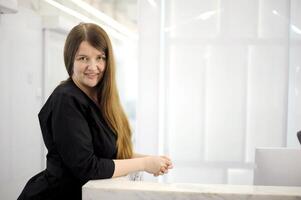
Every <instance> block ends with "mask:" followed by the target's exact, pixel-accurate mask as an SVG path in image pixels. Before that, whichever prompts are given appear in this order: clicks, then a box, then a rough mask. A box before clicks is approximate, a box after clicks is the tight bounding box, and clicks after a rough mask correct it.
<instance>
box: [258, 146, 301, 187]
mask: <svg viewBox="0 0 301 200" xmlns="http://www.w3.org/2000/svg"><path fill="white" fill-rule="evenodd" d="M254 185H273V186H301V149H292V148H291V149H290V148H257V149H256V152H255V169H254Z"/></svg>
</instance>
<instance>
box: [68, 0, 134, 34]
mask: <svg viewBox="0 0 301 200" xmlns="http://www.w3.org/2000/svg"><path fill="white" fill-rule="evenodd" d="M71 1H72V2H73V3H75V4H76V5H77V6H78V7H80V8H82V9H84V10H85V11H87V12H88V13H89V14H91V15H94V16H95V17H97V18H98V19H99V20H101V21H103V22H104V23H106V24H108V25H109V26H110V27H112V28H114V29H116V30H117V31H119V32H120V33H122V34H124V35H126V36H128V37H130V38H133V39H135V40H137V39H138V37H137V34H135V33H134V32H133V31H130V30H129V29H128V28H126V27H125V26H123V25H122V24H120V23H119V22H117V21H116V20H114V19H113V18H111V17H110V16H108V15H106V14H105V13H103V12H101V11H99V10H97V9H96V8H94V7H93V6H91V5H90V4H88V3H86V2H84V1H82V0H71Z"/></svg>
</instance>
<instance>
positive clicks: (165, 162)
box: [144, 156, 173, 176]
mask: <svg viewBox="0 0 301 200" xmlns="http://www.w3.org/2000/svg"><path fill="white" fill-rule="evenodd" d="M144 159H145V162H144V170H145V171H146V172H148V173H150V174H153V175H154V176H159V175H163V174H167V173H168V170H169V169H172V168H173V165H172V162H171V160H170V158H168V157H167V156H148V157H145V158H144Z"/></svg>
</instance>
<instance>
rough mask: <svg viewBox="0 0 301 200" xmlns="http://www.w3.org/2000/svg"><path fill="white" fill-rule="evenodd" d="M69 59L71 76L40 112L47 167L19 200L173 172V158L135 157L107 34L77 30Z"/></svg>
mask: <svg viewBox="0 0 301 200" xmlns="http://www.w3.org/2000/svg"><path fill="white" fill-rule="evenodd" d="M64 61H65V65H66V69H67V72H68V74H69V78H68V79H67V80H66V81H64V82H63V83H61V84H60V85H59V86H58V87H57V88H56V89H55V90H54V91H53V93H52V94H51V95H50V97H49V98H48V100H47V102H46V103H45V105H44V106H43V108H42V109H41V111H40V113H39V121H40V126H41V130H42V135H43V139H44V142H45V145H46V147H47V149H48V154H47V168H46V169H45V170H44V171H42V172H40V173H39V174H37V175H35V176H34V177H32V178H31V179H30V180H29V181H28V183H27V184H26V186H25V188H24V189H23V191H22V193H21V195H20V196H19V198H18V199H19V200H21V199H43V200H44V199H81V187H82V186H83V184H85V183H86V182H87V181H88V180H93V179H104V178H111V177H118V176H125V175H127V174H129V173H131V172H135V171H146V172H148V173H151V174H153V175H154V176H158V175H163V174H165V173H167V172H168V170H169V169H171V168H172V163H171V161H170V159H169V158H168V157H166V156H144V155H140V154H135V153H133V149H132V142H131V130H130V126H129V122H128V119H127V117H126V115H125V113H124V111H123V109H122V106H121V103H120V100H119V96H118V92H117V87H116V80H115V63H114V56H113V51H112V46H111V42H110V40H109V37H108V35H107V34H106V32H105V31H104V30H103V29H102V28H100V27H99V26H97V25H95V24H92V23H81V24H79V25H77V26H75V27H74V28H73V29H72V30H71V32H70V33H69V35H68V36H67V39H66V43H65V48H64Z"/></svg>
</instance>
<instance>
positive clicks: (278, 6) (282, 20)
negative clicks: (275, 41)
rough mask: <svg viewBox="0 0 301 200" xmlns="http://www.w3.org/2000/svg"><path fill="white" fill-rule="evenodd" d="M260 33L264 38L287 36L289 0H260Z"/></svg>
mask: <svg viewBox="0 0 301 200" xmlns="http://www.w3.org/2000/svg"><path fill="white" fill-rule="evenodd" d="M258 20H259V21H258V34H259V37H263V38H283V39H285V38H287V36H288V27H289V21H290V19H289V1H287V0H259V19H258Z"/></svg>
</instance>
